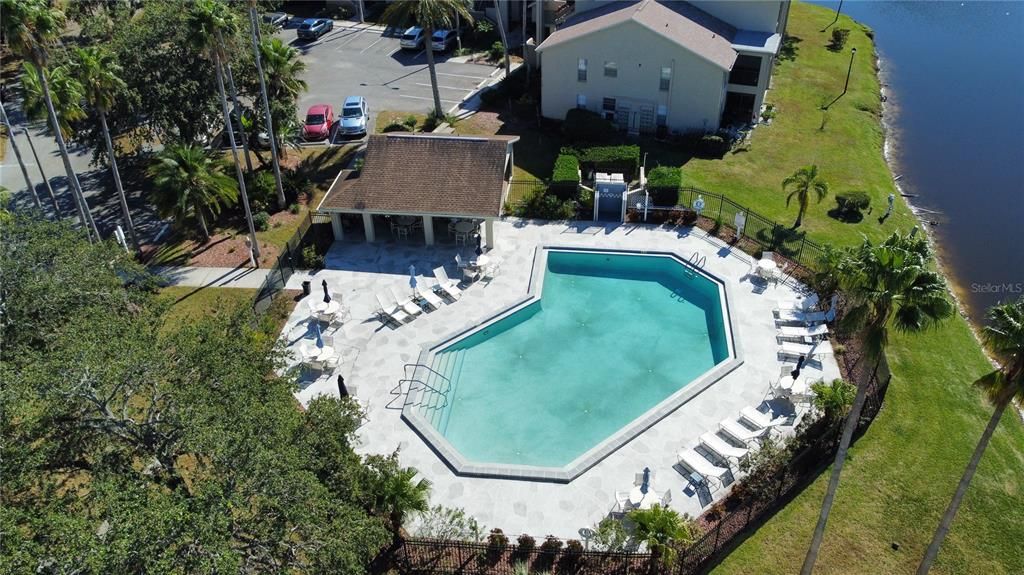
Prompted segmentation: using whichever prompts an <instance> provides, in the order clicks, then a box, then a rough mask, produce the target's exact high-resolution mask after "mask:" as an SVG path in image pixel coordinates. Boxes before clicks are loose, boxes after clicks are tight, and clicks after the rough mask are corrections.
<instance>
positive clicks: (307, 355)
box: [299, 344, 334, 361]
mask: <svg viewBox="0 0 1024 575" xmlns="http://www.w3.org/2000/svg"><path fill="white" fill-rule="evenodd" d="M299 351H300V352H301V353H302V359H303V360H305V361H312V360H320V361H323V360H325V359H327V358H329V357H332V356H333V355H334V348H333V347H331V346H329V345H325V346H323V347H317V346H316V345H315V344H314V345H304V346H302V348H300V350H299Z"/></svg>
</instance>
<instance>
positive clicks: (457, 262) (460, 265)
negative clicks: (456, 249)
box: [455, 254, 469, 270]
mask: <svg viewBox="0 0 1024 575" xmlns="http://www.w3.org/2000/svg"><path fill="white" fill-rule="evenodd" d="M455 265H456V266H457V267H458V268H459V269H460V270H461V269H463V268H466V267H469V264H468V263H466V262H464V261H462V256H460V255H459V254H455Z"/></svg>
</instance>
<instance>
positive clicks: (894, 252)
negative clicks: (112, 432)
mask: <svg viewBox="0 0 1024 575" xmlns="http://www.w3.org/2000/svg"><path fill="white" fill-rule="evenodd" d="M931 263H932V257H931V250H930V249H929V248H928V243H927V241H926V240H925V239H924V238H917V239H915V238H913V237H911V236H904V235H901V234H900V233H899V232H896V233H894V234H893V235H892V236H890V237H889V238H888V239H886V240H885V241H884V242H882V243H881V244H879V245H877V246H875V245H872V243H871V242H870V241H869V240H867V239H865V240H864V243H863V244H862V245H861V246H860V247H858V248H855V249H853V250H852V251H851V254H850V256H849V257H848V258H847V259H846V262H845V263H844V265H843V266H842V267H841V269H840V275H841V278H840V279H841V284H842V286H843V288H844V290H845V293H846V294H847V296H848V297H849V299H850V302H851V306H850V307H849V309H848V310H847V312H846V317H844V318H843V324H844V327H846V328H848V329H851V330H853V329H863V341H864V348H865V351H866V352H867V355H868V356H869V357H871V358H873V359H875V368H874V373H873V375H872V378H874V375H876V374H877V373H878V368H879V365H881V362H882V357H883V352H884V350H885V347H886V345H887V344H888V342H889V326H890V324H891V325H892V326H893V327H895V328H896V330H897V331H900V332H906V333H916V332H921V331H923V330H925V329H927V328H928V327H929V326H932V325H934V324H936V323H937V322H939V321H941V320H943V319H945V318H948V317H950V316H952V315H953V313H954V311H955V307H954V306H953V303H952V302H951V301H950V299H949V293H948V292H947V291H946V285H945V283H944V282H943V280H942V276H941V275H939V274H938V273H936V272H934V271H931V270H930V269H929V267H930V265H931ZM866 398H867V382H864V383H862V384H860V385H858V386H857V395H856V397H854V400H853V406H852V407H851V409H850V413H849V414H848V415H847V416H846V423H845V425H844V426H843V434H842V436H841V438H840V440H839V448H838V450H837V451H836V458H835V463H834V464H833V466H832V474H831V476H830V477H829V483H828V489H827V490H826V492H825V498H824V500H823V501H822V504H821V513H820V515H819V517H818V524H817V526H815V528H814V536H813V537H812V539H811V546H810V548H809V549H808V551H807V557H806V558H805V559H804V565H803V568H802V569H801V571H800V572H801V574H802V575H810V574H811V572H812V571H813V570H814V563H815V562H816V561H817V558H818V551H819V549H820V548H821V542H822V540H823V539H824V537H825V525H826V524H827V523H828V516H829V513H830V512H831V510H832V503H833V502H834V501H835V496H836V490H837V489H838V488H839V476H840V474H841V473H842V471H843V464H844V463H845V462H846V454H847V451H848V450H849V448H850V441H851V440H852V438H853V432H854V431H855V430H856V428H857V423H858V422H859V421H860V413H861V410H862V409H863V408H864V401H865V399H866Z"/></svg>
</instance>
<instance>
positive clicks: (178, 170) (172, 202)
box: [147, 144, 238, 243]
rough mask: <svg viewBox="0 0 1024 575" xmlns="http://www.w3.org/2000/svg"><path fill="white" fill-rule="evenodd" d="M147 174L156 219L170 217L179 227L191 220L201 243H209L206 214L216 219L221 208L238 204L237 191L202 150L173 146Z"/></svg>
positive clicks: (192, 147)
mask: <svg viewBox="0 0 1024 575" xmlns="http://www.w3.org/2000/svg"><path fill="white" fill-rule="evenodd" d="M147 174H148V175H149V177H150V178H152V180H153V188H154V191H155V192H156V193H155V194H154V195H153V202H154V204H155V205H156V208H157V211H158V212H159V213H160V217H173V218H174V220H175V221H176V222H177V223H179V224H181V223H183V222H184V221H185V220H186V219H188V217H189V216H195V218H196V220H197V221H198V223H199V230H200V231H201V232H202V234H203V241H204V243H205V242H208V241H210V230H209V227H207V225H206V214H207V213H209V214H210V215H211V216H216V215H217V214H219V213H220V211H221V208H223V207H225V206H230V205H233V204H234V203H235V202H237V201H238V188H237V187H235V183H234V182H233V181H232V180H231V176H228V175H227V174H225V173H224V172H222V171H221V170H220V169H219V166H218V165H217V162H216V161H215V160H214V159H213V158H212V157H210V156H209V155H208V154H207V153H206V151H204V150H203V149H202V148H200V147H198V146H195V145H192V144H173V145H171V146H168V147H167V148H164V149H163V151H161V152H160V153H159V154H158V155H157V161H156V163H154V164H153V165H151V166H150V167H149V169H148V170H147Z"/></svg>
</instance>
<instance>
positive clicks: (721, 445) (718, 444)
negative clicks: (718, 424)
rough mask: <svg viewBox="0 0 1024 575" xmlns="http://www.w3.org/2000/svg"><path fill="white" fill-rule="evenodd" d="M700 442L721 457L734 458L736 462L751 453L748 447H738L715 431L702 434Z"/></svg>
mask: <svg viewBox="0 0 1024 575" xmlns="http://www.w3.org/2000/svg"><path fill="white" fill-rule="evenodd" d="M700 442H701V444H702V445H703V446H704V447H706V448H708V449H709V450H711V451H713V452H715V453H717V454H718V455H719V456H720V457H721V458H723V459H732V460H734V461H735V462H736V463H739V462H740V461H741V460H743V458H744V457H746V456H747V454H748V453H750V449H748V448H746V447H736V446H735V445H733V444H731V443H729V442H727V441H726V440H724V439H722V438H721V437H718V434H717V433H715V432H713V431H709V432H707V433H705V434H704V435H701V436H700Z"/></svg>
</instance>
